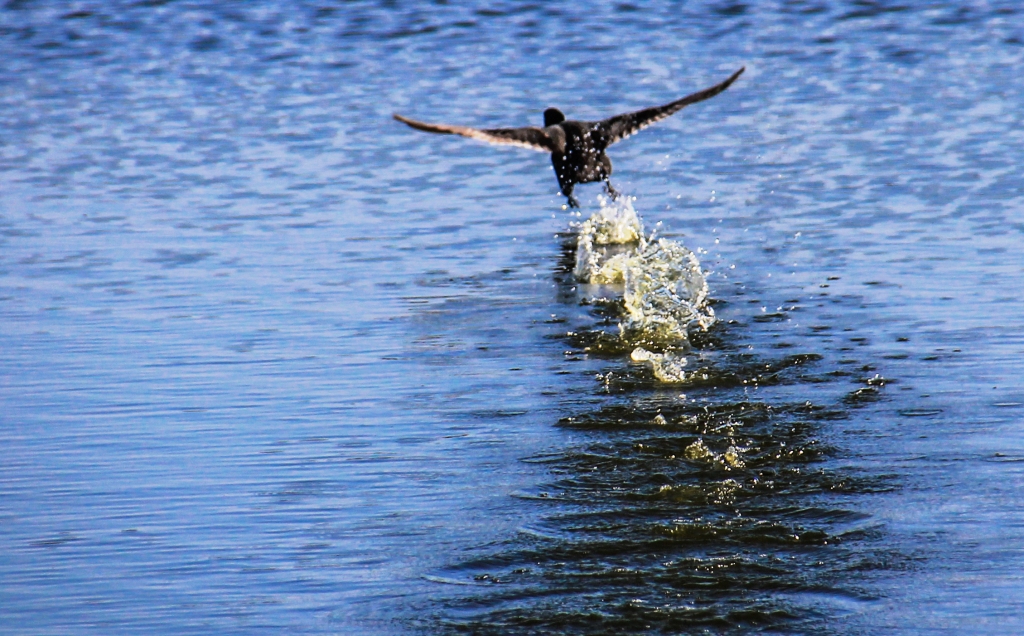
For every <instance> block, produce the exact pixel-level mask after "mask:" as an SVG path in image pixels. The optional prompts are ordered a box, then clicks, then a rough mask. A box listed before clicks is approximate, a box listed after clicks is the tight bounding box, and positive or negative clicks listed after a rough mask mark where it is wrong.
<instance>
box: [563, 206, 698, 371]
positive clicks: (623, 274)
mask: <svg viewBox="0 0 1024 636" xmlns="http://www.w3.org/2000/svg"><path fill="white" fill-rule="evenodd" d="M600 204H601V208H600V209H599V210H598V211H597V212H595V213H594V214H593V215H592V216H591V217H590V218H589V219H587V220H586V221H584V222H583V223H581V224H579V234H578V239H577V244H576V266H575V268H574V269H573V274H574V275H575V277H576V279H577V280H578V281H579V282H581V283H583V284H585V285H591V286H594V288H593V290H592V291H594V292H595V293H596V294H601V296H602V298H603V297H604V296H603V295H604V294H606V293H609V292H611V293H615V292H617V291H619V290H621V292H620V293H621V304H622V320H621V321H620V322H619V338H621V339H622V340H623V342H624V343H625V344H628V345H629V346H632V347H633V350H632V353H631V354H630V358H631V359H632V360H634V361H636V362H646V363H649V364H650V365H651V368H652V370H653V372H654V376H655V377H656V378H657V379H658V380H659V381H661V382H670V383H678V382H686V381H687V380H688V375H687V372H686V368H685V367H686V365H687V359H686V357H685V353H686V352H687V351H689V350H690V334H691V333H692V332H693V330H695V329H701V330H707V329H708V328H709V327H710V326H711V325H712V324H714V322H715V312H714V309H712V308H711V306H710V305H709V296H708V283H707V280H706V278H705V275H704V272H703V271H702V270H701V267H700V262H699V261H698V260H697V257H696V255H694V253H693V252H692V251H690V250H689V249H687V248H686V247H684V246H683V245H682V244H680V243H679V242H677V241H673V240H671V239H667V238H658V237H657V232H656V231H654V232H651V233H650V234H648V233H647V232H646V231H645V229H644V225H643V221H642V220H641V218H640V215H639V214H637V212H636V210H635V209H634V207H633V199H632V198H631V197H627V196H623V197H619V198H618V199H616V200H613V201H608V200H606V199H604V198H602V199H601V200H600Z"/></svg>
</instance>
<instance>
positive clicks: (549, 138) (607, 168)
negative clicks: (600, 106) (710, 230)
mask: <svg viewBox="0 0 1024 636" xmlns="http://www.w3.org/2000/svg"><path fill="white" fill-rule="evenodd" d="M745 68H746V67H744V68H741V69H740V70H738V71H736V72H735V73H733V74H732V75H731V76H730V77H729V79H727V80H725V81H724V82H722V83H721V84H715V85H714V86H712V87H711V88H705V89H704V90H702V91H698V92H696V93H694V94H692V95H688V96H686V97H684V98H682V99H678V100H676V101H674V102H670V103H668V104H665V105H664V106H654V107H652V108H645V109H643V110H638V111H636V112H634V113H625V114H623V115H616V116H615V117H610V118H608V119H603V120H601V121H573V120H566V118H565V115H563V114H562V111H560V110H558V109H557V108H549V109H547V110H545V111H544V127H543V128H537V127H535V126H529V127H526V128H469V127H467V126H449V125H447V124H427V123H424V122H421V121H416V120H414V119H409V118H408V117H402V116H401V115H399V114H397V113H396V114H395V119H397V120H398V121H400V122H403V123H406V124H408V125H410V126H412V127H413V128H415V129H416V130H424V131H426V132H432V133H440V134H442V135H462V136H463V137H469V138H471V139H479V140H481V141H487V142H490V143H492V144H508V145H511V146H521V147H523V148H531V149H533V150H541V151H543V152H550V153H551V163H552V164H553V165H554V167H555V176H556V177H558V185H559V186H561V188H562V194H564V195H565V196H566V197H567V198H568V199H569V205H570V206H572V207H574V208H578V207H579V206H580V204H579V201H577V200H576V197H574V196H573V194H572V191H573V188H574V187H576V184H577V183H591V182H594V181H604V183H605V187H606V188H607V190H608V194H609V195H611V197H612V198H613V199H614V198H615V197H617V196H618V194H619V193H618V192H616V191H615V188H613V187H612V184H611V181H610V180H609V177H610V176H611V174H612V160H611V159H609V158H608V155H606V154H604V151H605V149H606V148H607V147H608V146H610V145H612V144H613V143H615V142H616V141H622V140H623V139H625V138H626V137H629V136H630V135H632V134H634V133H636V132H639V131H640V130H643V129H644V128H646V127H648V126H650V125H651V124H653V123H655V122H659V121H661V120H662V119H665V118H666V117H668V116H670V115H673V114H675V113H677V112H679V110H681V109H682V108H683V107H685V106H689V105H690V104H696V103H697V102H702V101H704V100H705V99H710V98H712V97H714V96H715V95H718V94H719V93H721V92H722V91H724V90H725V89H727V88H729V85H730V84H732V83H733V82H735V81H736V78H737V77H739V76H740V74H742V73H743V71H744V70H745Z"/></svg>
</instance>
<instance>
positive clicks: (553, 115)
mask: <svg viewBox="0 0 1024 636" xmlns="http://www.w3.org/2000/svg"><path fill="white" fill-rule="evenodd" d="M563 121H565V115H563V114H562V111H560V110H558V109H557V108H549V109H547V110H546V111H544V127H545V128H547V127H548V126H554V125H555V124H560V123H562V122H563Z"/></svg>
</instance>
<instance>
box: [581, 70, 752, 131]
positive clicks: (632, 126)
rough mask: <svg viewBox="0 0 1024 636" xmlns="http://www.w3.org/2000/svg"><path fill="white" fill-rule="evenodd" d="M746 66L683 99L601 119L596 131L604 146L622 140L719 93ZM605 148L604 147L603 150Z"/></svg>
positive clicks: (727, 86)
mask: <svg viewBox="0 0 1024 636" xmlns="http://www.w3.org/2000/svg"><path fill="white" fill-rule="evenodd" d="M744 70H746V67H744V68H741V69H740V70H738V71H736V72H735V73H733V74H732V75H731V76H730V77H729V79H727V80H725V81H724V82H721V83H720V84H715V85H714V86H712V87H710V88H705V89H704V90H702V91H698V92H696V93H693V94H692V95H687V96H686V97H684V98H682V99H678V100H676V101H674V102H670V103H668V104H665V105H664V106H655V107H653V108H645V109H643V110H638V111H636V112H634V113H626V114H624V115H616V116H615V117H610V118H608V119H605V120H603V121H599V122H597V123H596V124H595V125H594V129H595V132H598V133H599V137H600V138H601V139H603V141H604V142H605V143H604V147H605V148H607V147H608V146H610V145H612V144H613V143H615V142H616V141H622V140H623V139H625V138H626V137H629V136H630V135H632V134H634V133H637V132H640V131H641V130H643V129H644V128H647V127H648V126H650V125H651V124H653V123H656V122H659V121H661V120H662V119H665V118H666V117H668V116H670V115H674V114H675V113H677V112H679V111H680V110H682V109H683V108H684V107H686V106H689V105H690V104H696V103H697V102H702V101H704V100H705V99H710V98H712V97H714V96H715V95H718V94H719V93H721V92H722V91H724V90H725V89H727V88H729V86H730V85H731V84H732V83H733V82H735V81H736V78H737V77H739V76H740V75H741V74H742V73H743V71H744ZM603 149H604V148H602V150H603Z"/></svg>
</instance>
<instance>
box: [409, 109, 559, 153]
mask: <svg viewBox="0 0 1024 636" xmlns="http://www.w3.org/2000/svg"><path fill="white" fill-rule="evenodd" d="M394 117H395V119H397V120H398V121H400V122H402V123H403V124H408V125H409V126H412V127H413V128H415V129H416V130H423V131H426V132H432V133H438V134H442V135H462V136H463V137H469V138H470V139H478V140H480V141H486V142H488V143H492V144H506V145H510V146H519V147H521V148H529V149H531V150H541V151H543V152H552V151H553V150H554V149H555V146H554V142H553V141H552V140H551V138H550V137H548V135H547V133H545V132H544V130H543V129H541V128H535V127H533V126H530V127H527V128H469V127H468V126H450V125H448V124H428V123H425V122H422V121H416V120H415V119H409V118H408V117H402V116H401V115H399V114H397V113H396V114H395V116H394Z"/></svg>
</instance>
